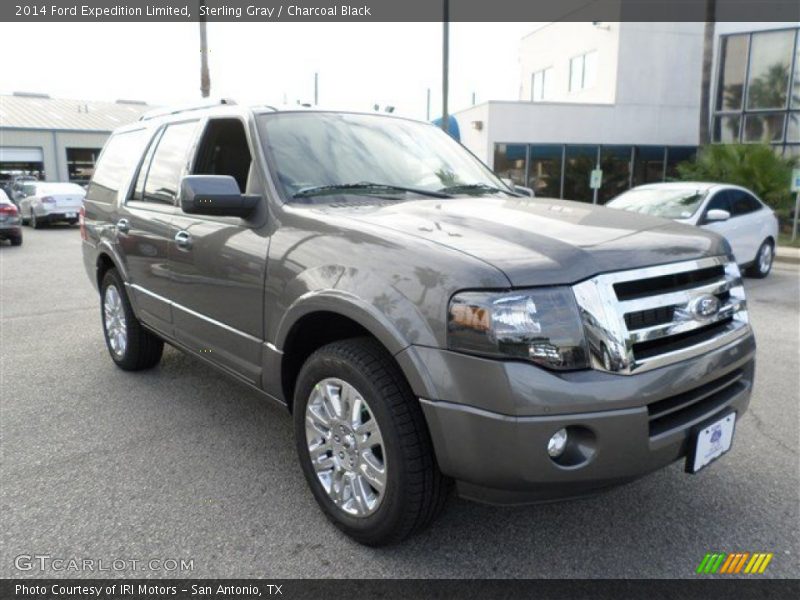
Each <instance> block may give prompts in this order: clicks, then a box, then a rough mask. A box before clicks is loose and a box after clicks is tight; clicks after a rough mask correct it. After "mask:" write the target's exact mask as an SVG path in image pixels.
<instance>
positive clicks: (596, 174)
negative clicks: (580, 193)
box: [589, 169, 603, 190]
mask: <svg viewBox="0 0 800 600" xmlns="http://www.w3.org/2000/svg"><path fill="white" fill-rule="evenodd" d="M601 185H603V169H592V173H591V175H590V176H589V187H590V188H592V189H593V190H598V189H600V186H601Z"/></svg>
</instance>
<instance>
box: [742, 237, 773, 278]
mask: <svg viewBox="0 0 800 600" xmlns="http://www.w3.org/2000/svg"><path fill="white" fill-rule="evenodd" d="M774 260H775V245H774V244H773V243H772V240H764V241H763V242H762V244H761V246H759V248H758V252H756V259H755V260H754V261H753V264H752V265H750V267H749V268H748V269H747V274H748V275H749V276H750V277H755V278H756V279H764V277H766V276H767V275H769V273H770V271H772V263H773V262H774Z"/></svg>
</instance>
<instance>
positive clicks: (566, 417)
mask: <svg viewBox="0 0 800 600" xmlns="http://www.w3.org/2000/svg"><path fill="white" fill-rule="evenodd" d="M405 352H413V353H416V356H415V357H414V362H417V360H420V361H421V363H422V364H425V365H426V366H427V369H426V370H427V371H428V373H429V375H430V377H429V378H428V380H427V381H428V386H427V387H428V390H429V391H430V390H431V389H435V390H436V396H438V399H436V400H432V399H426V398H424V397H423V399H422V400H421V402H422V408H423V412H424V414H425V417H426V420H427V422H428V427H429V430H430V433H431V437H432V440H433V444H434V448H435V452H436V457H437V460H438V463H439V467H440V468H441V470H442V472H443V473H444V474H446V475H448V476H450V477H453V478H454V479H456V481H457V482H458V487H459V492H460V494H461V495H462V496H465V497H469V498H471V499H475V500H479V501H485V502H490V503H494V504H517V503H527V502H536V501H546V500H552V499H557V498H568V497H574V496H579V495H583V494H587V493H591V492H594V491H599V490H601V489H603V488H607V487H611V486H614V485H618V484H621V483H625V482H628V481H632V480H634V479H636V478H638V477H641V476H643V475H645V474H647V473H650V472H652V471H655V470H657V469H659V468H661V467H664V466H666V465H668V464H670V463H672V462H674V461H676V460H679V459H681V458H683V457H685V456H686V455H687V452H688V451H689V447H690V443H691V439H692V437H693V434H694V431H695V430H696V428H697V427H698V426H699V425H700V424H706V423H708V422H709V421H711V420H714V419H716V418H720V417H721V416H723V415H725V414H727V413H729V412H732V411H735V412H736V413H737V414H738V416H739V417H741V415H742V414H743V413H744V412H745V410H746V409H747V406H748V404H749V401H750V393H751V390H752V385H753V373H754V368H755V362H754V361H755V359H754V357H755V341H754V339H753V336H752V334H749V335H747V336H745V337H743V338H740V339H738V340H736V341H735V342H732V343H731V344H729V345H728V346H725V347H722V348H719V349H717V350H715V351H713V352H709V353H708V354H706V355H703V356H701V357H697V358H694V359H692V360H687V361H683V362H680V363H675V364H673V365H670V366H666V367H662V368H659V369H654V370H652V371H649V372H646V373H642V374H639V375H631V376H623V375H614V374H609V373H602V372H598V371H582V372H575V373H562V374H556V373H552V372H548V371H545V370H543V369H539V368H537V367H535V366H533V365H528V364H524V363H519V362H504V361H492V360H486V359H482V358H477V357H472V356H467V355H463V354H458V353H453V352H448V351H445V350H438V349H431V348H424V349H423V348H419V347H416V348H412V349H409V350H406V351H405ZM418 364H419V363H418ZM561 428H567V429H568V431H570V432H571V434H573V435H572V436H571V437H572V439H573V440H575V442H576V443H575V446H574V447H573V448H571V454H570V457H569V460H567V461H565V462H564V463H563V464H559V463H558V462H556V461H554V460H553V459H551V458H550V456H549V455H548V454H547V441H548V440H549V439H550V437H551V436H552V435H553V433H555V432H556V431H558V430H559V429H561Z"/></svg>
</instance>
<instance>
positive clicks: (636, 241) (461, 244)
mask: <svg viewBox="0 0 800 600" xmlns="http://www.w3.org/2000/svg"><path fill="white" fill-rule="evenodd" d="M318 208H320V209H322V210H324V211H326V212H327V211H333V212H335V213H337V216H344V214H346V215H347V216H348V217H349V218H351V219H354V220H356V221H361V222H365V223H369V224H371V225H375V226H380V227H383V228H385V229H387V230H393V231H397V232H400V233H404V234H408V235H413V236H416V237H420V238H424V239H426V240H429V241H432V242H435V243H438V244H441V245H444V246H448V247H450V248H453V249H455V250H458V251H460V252H462V253H464V254H468V255H470V256H472V257H475V258H478V259H480V260H482V261H484V262H486V263H489V264H491V265H493V266H494V267H496V268H498V269H500V270H501V271H502V272H503V273H505V275H506V276H507V277H508V279H509V281H510V282H511V285H512V286H514V287H521V286H533V285H552V284H568V283H575V282H577V281H581V280H583V279H586V278H588V277H591V276H593V275H596V274H598V273H602V272H609V271H620V270H625V269H633V268H638V267H645V266H652V265H658V264H665V263H671V262H678V261H682V260H689V259H695V258H701V257H703V256H711V255H720V254H721V255H724V254H727V253H728V252H729V250H728V248H727V245H726V243H725V242H724V240H723V239H722V238H721V237H720V236H718V235H716V234H714V233H712V232H708V231H704V230H701V229H699V228H697V227H692V226H688V225H683V224H680V223H675V222H673V221H669V220H666V219H660V218H657V217H650V216H647V215H640V214H636V213H631V212H627V211H622V210H615V209H611V208H605V207H602V206H593V205H591V204H585V203H581V202H570V201H566V200H551V199H547V198H496V197H479V198H475V197H471V198H453V199H424V200H408V201H391V202H382V201H380V200H377V201H366V199H365V198H364V197H363V196H362V197H351V198H350V201H348V200H347V199H345V201H339V202H335V203H332V204H328V205H325V206H324V208H323V207H318ZM343 213H344V214H343Z"/></svg>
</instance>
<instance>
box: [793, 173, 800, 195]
mask: <svg viewBox="0 0 800 600" xmlns="http://www.w3.org/2000/svg"><path fill="white" fill-rule="evenodd" d="M792 191H793V192H800V169H792Z"/></svg>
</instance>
